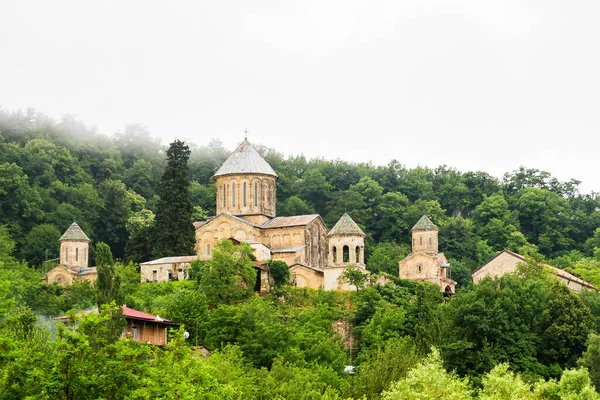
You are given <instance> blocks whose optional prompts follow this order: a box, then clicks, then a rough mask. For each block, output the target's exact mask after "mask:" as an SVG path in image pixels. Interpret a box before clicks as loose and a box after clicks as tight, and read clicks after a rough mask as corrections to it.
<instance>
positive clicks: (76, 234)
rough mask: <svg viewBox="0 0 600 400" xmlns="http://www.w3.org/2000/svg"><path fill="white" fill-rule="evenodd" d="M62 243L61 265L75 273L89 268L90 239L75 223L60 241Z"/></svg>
mask: <svg viewBox="0 0 600 400" xmlns="http://www.w3.org/2000/svg"><path fill="white" fill-rule="evenodd" d="M58 241H59V242H60V265H62V266H64V267H67V268H69V269H71V270H73V271H76V270H80V269H86V268H87V267H88V250H89V247H90V238H88V237H87V235H86V234H85V233H84V232H83V230H82V229H81V228H80V227H79V225H77V222H73V223H72V224H71V226H69V228H68V229H67V230H66V231H65V233H63V235H62V236H61V237H60V239H58Z"/></svg>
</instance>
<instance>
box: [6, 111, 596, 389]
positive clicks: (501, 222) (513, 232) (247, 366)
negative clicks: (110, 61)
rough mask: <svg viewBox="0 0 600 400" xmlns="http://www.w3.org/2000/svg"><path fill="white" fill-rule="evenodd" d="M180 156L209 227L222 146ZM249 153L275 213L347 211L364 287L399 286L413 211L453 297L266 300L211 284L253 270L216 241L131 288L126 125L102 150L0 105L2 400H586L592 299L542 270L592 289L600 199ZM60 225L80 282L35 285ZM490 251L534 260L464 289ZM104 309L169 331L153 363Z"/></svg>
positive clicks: (145, 145)
mask: <svg viewBox="0 0 600 400" xmlns="http://www.w3.org/2000/svg"><path fill="white" fill-rule="evenodd" d="M188 145H190V146H192V148H191V158H190V162H189V164H188V166H189V174H190V176H189V179H190V181H191V184H190V196H191V199H192V202H193V205H194V206H195V208H194V215H193V218H194V219H201V218H203V217H205V216H206V215H207V214H213V213H214V201H215V189H214V184H213V182H212V179H211V177H212V175H213V173H214V172H215V171H216V169H217V168H218V167H219V166H220V165H221V163H222V162H223V161H224V160H225V158H226V157H227V156H228V155H229V150H226V149H224V148H222V146H221V145H220V144H219V142H216V141H213V142H211V144H210V145H209V146H207V147H193V144H192V143H188ZM257 147H258V148H259V149H260V151H261V153H262V154H263V155H264V157H265V158H266V159H267V161H268V162H269V163H270V164H271V165H272V166H273V168H274V169H275V170H276V171H277V174H278V175H279V180H278V183H277V185H278V188H277V189H278V192H277V193H278V214H279V215H295V214H303V213H312V212H318V213H320V214H321V215H323V216H324V219H325V221H326V223H327V224H328V226H329V227H331V226H332V224H333V223H334V222H335V221H336V220H337V219H338V218H339V216H340V215H341V214H342V213H343V212H344V211H348V213H349V214H350V215H351V216H352V218H353V219H354V220H355V221H356V222H357V223H359V224H360V225H361V226H362V228H363V229H364V230H365V232H367V234H368V238H367V240H368V242H367V251H368V253H367V257H368V268H369V269H370V270H371V271H373V272H374V273H377V272H388V273H390V274H391V275H397V271H398V264H397V261H398V260H399V259H400V258H402V257H404V255H405V254H406V253H407V252H408V251H409V229H410V227H411V226H412V225H413V224H414V223H415V222H416V221H417V220H418V219H419V217H420V216H421V215H422V214H424V213H427V215H429V217H430V218H431V219H432V220H433V222H434V223H436V225H437V226H438V227H439V228H440V232H439V235H440V249H441V250H442V251H444V252H445V254H446V256H447V257H448V258H449V259H450V261H451V262H452V263H453V265H454V275H453V277H454V278H455V279H456V280H458V281H459V283H461V286H462V287H461V288H460V290H459V291H458V293H457V294H456V295H455V296H454V297H453V298H452V299H451V300H450V301H446V302H443V301H442V297H441V293H440V291H439V287H437V286H435V285H430V284H426V283H422V284H417V283H413V282H408V281H403V280H399V279H396V280H395V281H394V283H392V284H387V285H385V286H380V285H375V286H371V287H368V288H364V289H362V290H358V291H356V292H335V291H322V290H311V289H307V288H304V289H299V288H294V287H289V286H286V285H283V286H280V287H277V288H274V290H273V291H272V292H271V293H269V294H268V295H265V296H262V297H261V296H259V295H257V294H254V293H252V290H251V289H252V287H251V286H249V285H246V286H241V285H239V284H237V283H238V280H236V279H225V280H223V279H221V281H222V282H220V283H221V286H219V285H215V284H214V281H215V280H216V279H219V278H221V277H222V276H223V275H227V276H228V278H231V277H232V274H236V273H238V274H239V271H252V263H251V261H249V259H250V258H249V257H246V258H244V259H242V258H240V257H239V254H240V253H246V254H250V253H251V250H250V249H249V248H248V246H247V245H246V244H244V243H242V244H240V245H239V246H241V247H238V246H233V245H232V244H230V243H229V242H228V241H224V242H222V243H224V245H221V246H219V247H218V248H217V249H215V252H214V254H213V260H211V261H209V262H207V263H201V262H195V263H194V265H193V268H192V272H193V274H192V278H193V279H191V280H187V281H180V282H179V281H171V282H164V283H158V284H142V283H140V279H139V271H138V269H137V268H138V267H137V265H136V263H135V262H138V261H143V260H146V259H149V258H151V257H153V256H154V254H153V249H152V246H150V242H149V240H150V239H149V237H150V236H151V234H152V229H153V226H154V225H153V224H154V222H153V221H154V212H155V211H156V210H157V206H158V204H159V197H158V193H157V192H156V190H157V188H158V187H159V182H160V181H161V176H162V173H163V171H164V170H165V165H164V163H165V158H166V154H165V150H166V148H165V147H164V146H163V145H162V144H161V143H160V142H158V141H157V140H154V139H152V137H151V135H150V133H149V132H147V131H146V130H145V129H143V128H141V127H139V126H129V127H127V128H126V129H125V130H124V131H123V132H121V133H117V134H115V135H114V136H113V137H107V136H104V135H101V134H98V133H95V132H94V131H93V130H90V129H88V128H86V127H85V126H84V125H82V124H81V123H78V122H77V121H75V120H73V119H72V118H68V117H66V118H63V120H61V121H60V122H55V121H52V120H50V119H49V118H47V117H44V116H43V115H40V114H37V113H35V112H33V111H27V112H16V113H9V112H5V111H0V399H4V398H6V399H13V398H15V399H16V398H36V399H37V398H39V399H58V398H68V399H95V398H111V399H113V398H114V399H124V398H130V399H136V398H140V399H141V398H169V399H170V398H185V399H187V398H190V399H192V398H193V399H195V398H208V399H222V398H231V399H249V398H256V399H276V398H281V399H319V398H323V399H346V398H355V399H364V398H367V399H378V398H384V399H404V398H410V399H412V398H415V399H416V398H423V399H425V398H427V399H430V398H431V399H436V398H439V399H449V398H450V399H472V398H479V399H514V398H519V399H575V398H577V399H598V398H600V396H599V395H598V393H597V392H596V390H595V389H594V386H595V387H599V386H600V369H599V368H598V366H599V365H600V336H599V335H598V332H599V329H600V294H598V293H597V292H592V291H584V292H582V293H580V294H576V293H574V292H572V291H570V290H569V289H568V288H567V287H566V286H565V285H563V284H561V283H560V282H558V281H557V280H556V279H554V278H553V277H551V276H547V274H545V273H544V270H543V268H540V265H539V262H540V261H544V262H547V263H550V264H554V265H556V266H559V267H564V268H568V269H570V270H571V271H572V272H575V273H577V274H579V275H580V276H581V277H582V278H584V279H586V280H588V281H590V282H592V283H594V284H595V285H596V286H600V272H599V271H600V229H599V227H600V211H599V207H598V202H599V199H598V196H597V195H595V194H592V195H581V194H579V193H578V191H577V188H578V182H577V181H575V180H572V181H569V182H559V181H557V180H556V179H554V178H552V176H551V175H550V174H549V173H547V172H543V171H537V170H534V169H525V168H522V169H520V170H519V171H514V172H510V173H507V174H506V175H505V176H504V177H503V179H502V180H498V179H496V178H494V177H491V176H489V175H488V174H486V173H485V172H460V171H456V170H454V169H451V168H447V167H438V168H436V169H429V168H414V169H409V168H406V167H404V166H402V165H401V164H400V163H399V162H398V161H391V162H390V163H389V164H388V165H386V166H374V165H370V164H356V163H349V162H345V161H326V160H322V159H313V160H306V159H305V158H304V157H302V156H296V157H290V158H287V159H285V158H284V157H282V156H281V155H280V154H278V153H277V152H276V151H274V150H271V149H268V148H265V147H261V146H257ZM73 220H76V221H77V222H78V223H79V224H80V225H81V226H82V228H83V229H84V231H85V232H86V233H87V234H88V236H89V237H90V238H91V239H92V241H93V244H92V246H91V247H90V250H92V249H94V248H98V252H97V260H96V262H97V265H98V266H99V269H100V272H101V274H100V273H99V274H100V275H102V279H99V280H98V281H97V284H96V286H94V287H93V286H90V284H89V283H87V282H80V283H76V284H74V285H71V286H68V287H64V286H59V285H48V284H46V283H44V282H42V281H41V280H40V278H41V277H42V271H41V270H40V267H41V265H42V262H43V261H44V260H46V259H47V258H54V257H56V256H57V255H58V254H57V252H58V242H57V240H58V238H59V237H60V235H61V233H62V232H63V231H64V230H65V229H66V228H67V227H68V226H69V225H70V224H71V223H72V222H73ZM99 242H105V243H108V244H109V245H110V249H109V248H108V247H107V246H106V245H104V244H102V243H99ZM227 244H229V246H228V245H227ZM504 248H509V249H511V250H515V251H517V252H519V253H521V254H525V255H527V256H530V257H528V258H527V260H528V262H527V263H526V264H525V265H522V266H520V269H519V271H518V274H515V275H506V276H504V277H502V278H500V279H498V280H491V279H485V280H483V281H482V282H480V283H479V284H478V285H472V284H468V282H469V278H470V272H471V270H472V269H473V268H475V267H476V266H477V265H479V264H480V263H482V262H483V261H486V260H487V259H488V258H489V257H491V256H492V255H493V254H494V253H495V252H496V251H497V250H501V249H504ZM111 249H112V253H114V254H115V255H116V256H117V257H118V258H120V259H121V261H113V258H112V255H111V254H110V253H111V251H110V250H111ZM240 249H245V252H242V251H241V250H240ZM46 253H47V254H46ZM91 264H92V265H95V264H94V260H91ZM203 269H204V270H203ZM207 270H213V271H218V272H219V274H218V276H215V275H216V274H214V273H213V274H209V273H206V271H207ZM242 275H248V276H250V275H251V274H250V273H248V274H245V273H244V274H242ZM234 278H235V276H234ZM109 300H111V301H112V303H109V304H105V303H108V302H109ZM113 300H114V301H113ZM96 303H100V304H101V305H103V308H102V310H101V312H100V313H99V314H89V315H87V316H84V317H82V318H81V319H80V320H79V321H78V323H77V324H76V325H75V326H74V327H68V326H64V325H62V324H58V325H57V324H56V323H55V322H54V321H52V320H48V319H47V317H48V316H56V315H59V314H62V313H65V312H66V311H67V310H73V311H80V310H84V309H89V308H90V307H92V306H94V305H95V304H96ZM118 303H125V304H127V305H128V306H130V307H132V308H135V309H139V310H145V311H147V312H151V313H153V314H160V315H161V316H162V317H165V318H168V319H171V320H173V321H176V322H178V323H181V324H183V325H184V328H182V329H181V330H180V331H178V332H172V334H171V339H172V340H171V344H169V345H168V346H167V347H166V348H164V349H163V348H153V347H151V346H148V345H146V344H144V343H138V342H136V341H133V340H129V339H123V340H120V339H119V337H120V335H121V333H122V329H123V323H124V320H123V317H122V314H120V313H119V311H118V310H119V309H120V308H119V307H117V304H118ZM340 326H345V327H347V331H348V332H351V333H352V336H348V335H347V334H346V335H344V332H342V331H340V329H334V328H335V327H338V328H339V327H340ZM183 329H185V330H187V331H188V333H189V339H188V341H187V342H186V341H184V339H183ZM196 345H202V346H204V347H206V348H208V350H210V351H211V352H212V354H211V356H210V357H208V358H203V357H202V356H201V354H200V351H199V349H198V348H197V347H195V346H196ZM349 364H351V365H354V366H356V367H357V368H356V370H355V371H354V372H355V373H354V374H348V373H346V372H344V367H345V366H346V365H349Z"/></svg>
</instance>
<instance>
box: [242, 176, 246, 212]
mask: <svg viewBox="0 0 600 400" xmlns="http://www.w3.org/2000/svg"><path fill="white" fill-rule="evenodd" d="M242 196H243V198H244V207H246V182H244V191H243V193H242Z"/></svg>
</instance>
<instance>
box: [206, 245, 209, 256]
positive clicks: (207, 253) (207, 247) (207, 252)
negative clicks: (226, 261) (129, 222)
mask: <svg viewBox="0 0 600 400" xmlns="http://www.w3.org/2000/svg"><path fill="white" fill-rule="evenodd" d="M206 255H207V256H210V243H208V244H207V245H206Z"/></svg>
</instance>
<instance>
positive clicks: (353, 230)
mask: <svg viewBox="0 0 600 400" xmlns="http://www.w3.org/2000/svg"><path fill="white" fill-rule="evenodd" d="M334 235H356V236H362V237H365V236H367V235H366V234H365V233H364V232H363V230H362V229H360V227H359V226H358V225H357V224H356V222H354V220H353V219H352V218H351V217H350V216H349V215H348V213H344V215H342V217H341V218H340V219H339V220H338V222H337V223H336V224H335V225H334V226H333V228H331V230H330V231H329V233H328V234H327V236H334Z"/></svg>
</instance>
